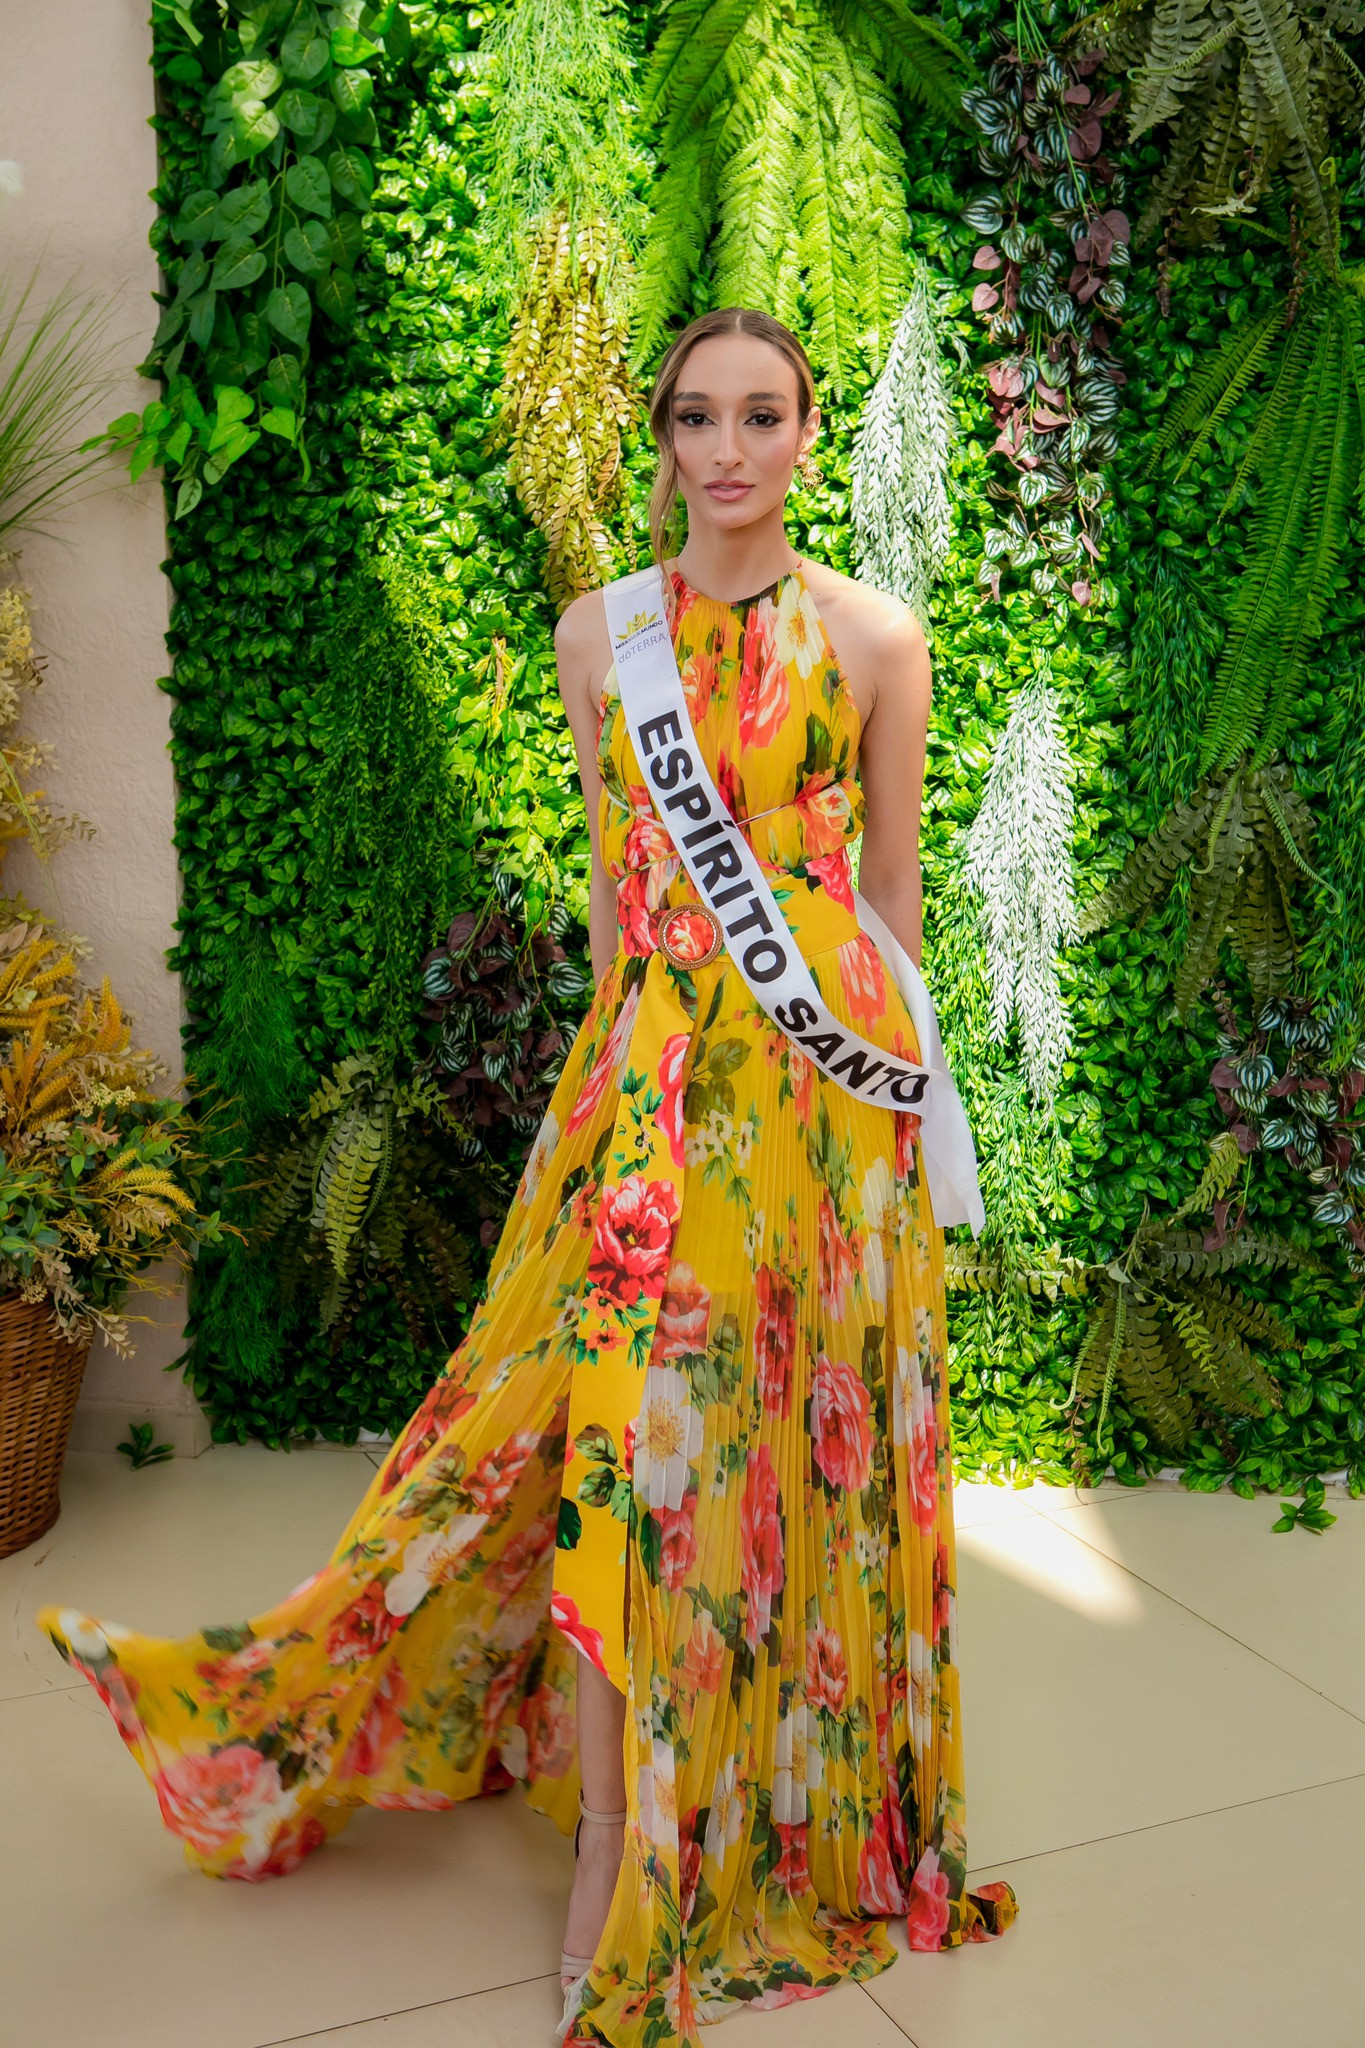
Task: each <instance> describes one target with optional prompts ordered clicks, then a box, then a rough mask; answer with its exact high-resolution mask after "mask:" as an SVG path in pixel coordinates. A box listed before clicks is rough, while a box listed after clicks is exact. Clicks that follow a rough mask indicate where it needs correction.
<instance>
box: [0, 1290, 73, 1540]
mask: <svg viewBox="0 0 1365 2048" xmlns="http://www.w3.org/2000/svg"><path fill="white" fill-rule="evenodd" d="M89 1356H90V1340H89V1338H88V1337H87V1338H86V1339H85V1340H84V1341H83V1342H81V1343H79V1344H69V1343H68V1342H67V1341H66V1339H65V1338H64V1337H63V1336H62V1335H61V1334H60V1333H59V1331H58V1330H57V1327H56V1325H55V1324H54V1322H53V1320H52V1308H51V1305H50V1304H49V1303H48V1302H46V1301H24V1300H22V1299H21V1297H20V1296H19V1295H17V1294H7V1295H4V1296H3V1297H0V1557H8V1556H9V1555H10V1553H11V1552H12V1551H15V1550H22V1549H23V1548H24V1547H25V1545H26V1544H29V1543H36V1542H37V1540H38V1538H39V1537H40V1536H42V1535H43V1534H45V1532H46V1531H47V1530H49V1529H50V1528H51V1527H52V1524H53V1523H54V1522H55V1521H56V1519H57V1517H58V1515H59V1514H60V1513H61V1511H62V1503H61V1498H60V1496H59V1494H58V1491H57V1488H58V1484H59V1482H60V1480H61V1476H62V1460H63V1459H64V1458H65V1456H66V1440H67V1438H68V1437H69V1436H70V1434H71V1418H72V1416H73V1415H74V1414H75V1412H76V1396H77V1395H78V1394H79V1392H80V1390H81V1378H82V1375H83V1374H84V1372H85V1361H86V1359H87V1358H88V1357H89Z"/></svg>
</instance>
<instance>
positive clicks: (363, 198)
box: [327, 149, 374, 212]
mask: <svg viewBox="0 0 1365 2048" xmlns="http://www.w3.org/2000/svg"><path fill="white" fill-rule="evenodd" d="M327 168H328V170H329V171H330V173H331V177H332V183H333V184H334V185H335V187H336V189H337V191H338V192H339V193H340V194H341V196H342V198H343V199H349V200H350V202H351V204H352V206H358V207H359V208H360V209H361V211H362V212H363V211H364V210H365V209H366V208H368V206H369V203H370V199H371V197H372V196H373V193H374V166H373V165H372V164H371V162H370V160H369V158H368V157H367V156H366V155H365V153H364V151H363V150H359V149H334V150H333V151H332V154H331V155H330V156H329V157H328V159H327Z"/></svg>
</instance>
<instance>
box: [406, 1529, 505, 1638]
mask: <svg viewBox="0 0 1365 2048" xmlns="http://www.w3.org/2000/svg"><path fill="white" fill-rule="evenodd" d="M487 1521H488V1517H487V1515H452V1516H451V1518H450V1520H449V1521H448V1522H447V1523H446V1525H445V1527H444V1528H443V1529H433V1530H431V1531H430V1532H429V1533H427V1534H425V1535H422V1536H414V1537H413V1539H412V1541H411V1543H409V1545H408V1547H407V1549H406V1550H405V1551H404V1553H403V1568H402V1570H401V1571H400V1572H398V1574H397V1575H396V1576H395V1577H394V1578H392V1579H390V1580H389V1583H388V1585H387V1586H386V1587H385V1588H384V1605H385V1606H386V1607H387V1608H388V1610H389V1613H390V1614H397V1615H400V1616H401V1615H408V1614H412V1613H414V1612H415V1610H416V1609H417V1608H418V1607H420V1606H421V1604H422V1602H423V1601H424V1600H425V1599H426V1597H427V1594H428V1593H429V1592H430V1591H431V1589H432V1587H433V1586H436V1585H439V1584H440V1582H441V1580H442V1579H446V1578H449V1577H450V1576H451V1571H452V1567H453V1566H455V1565H457V1564H458V1563H459V1561H460V1559H461V1558H462V1557H463V1556H464V1554H465V1552H466V1551H467V1550H472V1549H473V1547H474V1544H475V1542H476V1541H477V1539H478V1535H479V1531H480V1530H481V1529H482V1528H483V1527H484V1525H485V1524H486V1523H487Z"/></svg>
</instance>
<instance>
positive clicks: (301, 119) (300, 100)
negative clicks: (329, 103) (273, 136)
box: [275, 85, 323, 136]
mask: <svg viewBox="0 0 1365 2048" xmlns="http://www.w3.org/2000/svg"><path fill="white" fill-rule="evenodd" d="M322 106H323V102H322V101H321V100H320V99H319V98H318V96H317V94H316V93H315V92H306V91H305V90H304V89H303V87H302V86H297V85H291V86H290V88H289V90H288V92H287V93H285V94H284V96H283V98H282V99H281V100H280V102H279V104H278V106H277V107H276V109H275V111H276V113H277V114H278V115H279V117H280V119H281V120H282V121H283V123H284V125H285V127H286V128H288V129H290V130H291V131H292V132H293V133H294V134H295V135H298V136H305V135H311V134H312V132H313V130H314V129H315V128H316V127H317V125H318V115H319V114H320V113H321V112H322Z"/></svg>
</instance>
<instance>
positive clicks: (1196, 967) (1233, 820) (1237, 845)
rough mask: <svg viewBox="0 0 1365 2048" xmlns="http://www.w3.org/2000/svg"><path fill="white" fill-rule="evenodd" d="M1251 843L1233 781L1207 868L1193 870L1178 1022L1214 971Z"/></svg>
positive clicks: (1179, 984)
mask: <svg viewBox="0 0 1365 2048" xmlns="http://www.w3.org/2000/svg"><path fill="white" fill-rule="evenodd" d="M1252 843H1253V842H1252V831H1251V827H1250V826H1249V825H1248V823H1247V820H1246V816H1245V807H1244V804H1243V801H1242V793H1241V788H1240V781H1235V782H1234V785H1233V789H1232V800H1231V802H1230V804H1229V805H1228V808H1227V812H1226V816H1225V817H1224V820H1223V825H1222V829H1221V830H1220V832H1219V833H1218V837H1217V840H1216V843H1215V845H1214V847H1213V849H1212V851H1211V856H1210V860H1209V864H1208V867H1207V868H1206V869H1203V870H1200V869H1196V870H1195V871H1194V884H1193V887H1192V888H1191V891H1190V935H1189V941H1188V944H1187V945H1186V948H1185V952H1184V956H1183V958H1182V959H1181V962H1180V965H1179V967H1178V968H1177V970H1176V977H1175V1007H1176V1010H1177V1012H1178V1013H1179V1015H1180V1016H1182V1017H1188V1015H1189V1013H1190V1011H1191V1010H1192V1009H1193V1007H1194V1004H1195V1001H1196V999H1197V998H1198V997H1199V995H1200V994H1201V993H1202V992H1203V990H1204V989H1205V988H1206V987H1207V985H1208V983H1209V982H1210V981H1211V980H1212V978H1213V976H1214V975H1215V974H1216V973H1217V972H1218V955H1219V948H1220V947H1221V945H1222V942H1223V939H1224V937H1225V935H1226V933H1227V930H1228V927H1229V925H1230V924H1231V922H1232V917H1233V909H1234V905H1235V904H1236V901H1237V894H1238V886H1239V883H1240V882H1241V879H1242V870H1243V865H1244V863H1245V861H1246V857H1247V854H1248V852H1249V851H1250V850H1251V846H1252Z"/></svg>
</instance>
